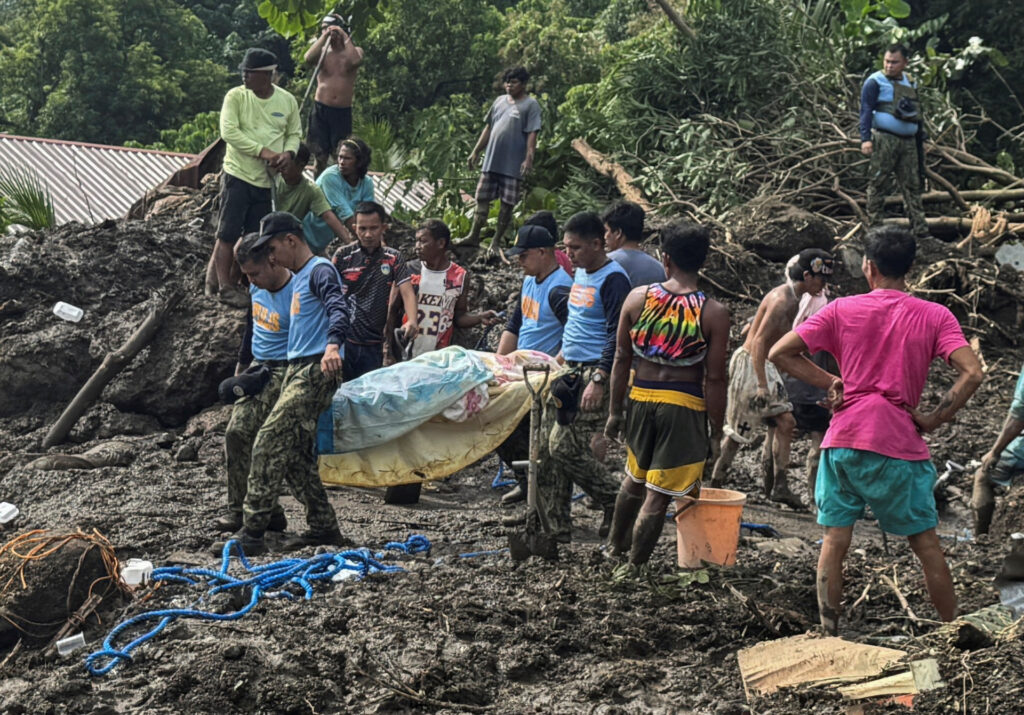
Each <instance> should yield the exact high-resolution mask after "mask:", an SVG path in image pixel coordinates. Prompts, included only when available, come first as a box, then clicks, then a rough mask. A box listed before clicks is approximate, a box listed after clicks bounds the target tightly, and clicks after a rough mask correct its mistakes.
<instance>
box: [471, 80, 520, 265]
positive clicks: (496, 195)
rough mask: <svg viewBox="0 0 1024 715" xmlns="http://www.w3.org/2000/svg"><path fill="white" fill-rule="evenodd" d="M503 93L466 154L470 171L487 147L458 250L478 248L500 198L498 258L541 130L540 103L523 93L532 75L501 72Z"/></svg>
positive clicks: (493, 251) (495, 243)
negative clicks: (470, 217) (473, 206)
mask: <svg viewBox="0 0 1024 715" xmlns="http://www.w3.org/2000/svg"><path fill="white" fill-rule="evenodd" d="M503 79H504V82H505V92H506V94H504V95H502V96H501V97H498V98H497V99H496V100H494V103H493V104H492V105H491V108H490V110H489V111H488V112H487V120H486V121H487V126H485V127H484V130H483V131H482V132H481V133H480V138H479V139H477V142H476V146H475V147H473V152H472V153H471V154H470V155H469V168H471V169H472V168H474V167H475V166H476V161H477V159H478V158H479V157H480V152H481V150H482V149H483V148H484V146H485V145H486V146H487V151H486V152H485V154H484V165H483V168H482V170H481V173H480V182H479V183H478V184H477V186H476V214H475V215H474V216H473V227H472V228H471V229H470V231H469V235H468V236H466V237H465V238H464V239H462V240H461V241H458V242H457V244H456V245H458V246H479V245H480V231H481V230H482V229H483V227H484V226H486V225H487V216H488V215H489V214H490V210H491V202H492V201H494V199H501V209H500V210H499V211H498V225H497V226H496V227H495V229H494V238H492V239H491V250H490V253H491V255H495V256H496V255H498V254H499V252H500V251H501V243H502V239H503V238H504V235H505V231H506V229H508V226H509V223H510V222H511V221H512V209H513V208H515V205H516V204H517V203H519V198H520V196H522V193H523V177H525V176H526V174H528V173H529V171H530V169H531V168H533V155H534V152H535V151H536V150H537V132H539V131H540V105H539V104H537V100H536V99H534V98H533V97H531V96H530V95H529V94H527V92H526V83H527V82H528V81H529V80H530V73H529V72H527V71H526V70H525V69H524V68H522V67H515V68H513V69H510V70H508V71H506V72H505V75H504V77H503Z"/></svg>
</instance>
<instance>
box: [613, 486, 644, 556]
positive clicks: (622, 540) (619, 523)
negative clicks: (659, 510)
mask: <svg viewBox="0 0 1024 715" xmlns="http://www.w3.org/2000/svg"><path fill="white" fill-rule="evenodd" d="M643 503H644V498H643V496H642V495H637V494H630V493H629V492H627V491H626V490H625V489H622V490H620V491H619V496H618V497H616V498H615V514H614V515H613V516H612V525H611V530H610V531H609V532H608V543H609V544H611V547H612V553H613V554H614V555H615V556H625V555H626V554H628V553H629V549H630V547H631V546H632V545H633V525H634V524H635V523H636V515H637V514H639V513H640V507H641V506H643Z"/></svg>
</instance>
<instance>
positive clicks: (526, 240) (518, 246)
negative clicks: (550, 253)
mask: <svg viewBox="0 0 1024 715" xmlns="http://www.w3.org/2000/svg"><path fill="white" fill-rule="evenodd" d="M554 245H555V237H554V236H552V235H551V232H550V231H548V230H547V229H546V228H544V227H543V226H536V225H527V226H523V227H522V228H521V229H519V233H517V234H516V242H515V243H513V244H512V248H510V249H508V250H507V251H505V255H508V256H518V255H519V254H520V253H522V252H523V251H525V250H526V249H528V248H552V247H554Z"/></svg>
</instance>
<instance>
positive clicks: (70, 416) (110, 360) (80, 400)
mask: <svg viewBox="0 0 1024 715" xmlns="http://www.w3.org/2000/svg"><path fill="white" fill-rule="evenodd" d="M184 295H185V292H184V290H183V289H181V288H176V289H175V290H173V291H172V292H171V294H170V295H169V296H168V297H167V298H165V299H164V301H163V302H162V303H161V304H160V305H158V306H156V307H154V308H153V309H152V310H150V311H149V315H147V316H146V319H145V320H143V321H142V323H141V324H140V325H139V327H138V328H137V329H136V330H135V332H134V333H133V334H132V336H131V337H130V338H128V340H127V341H126V342H125V344H124V345H122V346H121V347H120V348H118V349H117V350H115V351H113V352H110V353H107V355H106V357H105V358H103V363H102V364H101V365H100V366H99V368H98V369H97V370H96V372H94V373H93V374H92V377H90V378H89V380H88V382H86V383H85V385H84V386H82V389H81V390H79V391H78V394H77V395H75V397H74V399H73V400H71V402H70V403H69V404H68V406H67V407H66V408H65V409H64V412H62V413H61V416H60V418H59V419H58V420H57V422H56V423H54V425H53V427H51V428H50V431H49V432H47V434H46V438H45V439H44V440H43V449H47V448H49V447H52V446H54V445H55V444H60V443H61V442H63V441H64V438H65V437H67V436H68V433H69V432H70V431H71V428H72V427H74V426H75V423H76V422H77V421H78V418H79V417H81V416H82V413H84V412H85V411H86V410H87V409H88V408H89V405H91V404H92V402H93V400H95V399H96V398H97V397H99V395H100V393H101V392H103V388H104V387H106V386H107V383H109V382H110V381H111V380H113V379H114V377H115V376H116V375H117V374H118V373H119V372H121V370H123V369H124V367H125V366H126V365H127V364H128V363H130V362H131V361H132V359H133V358H134V357H135V356H136V355H138V354H139V352H140V351H141V350H142V349H143V348H144V347H146V345H148V344H149V341H150V340H152V339H153V336H155V335H156V332H157V330H158V329H159V328H160V325H161V324H162V323H163V322H164V318H166V317H167V314H168V313H169V312H170V311H171V309H172V308H174V306H176V305H177V304H178V302H179V301H180V300H181V299H182V297H184Z"/></svg>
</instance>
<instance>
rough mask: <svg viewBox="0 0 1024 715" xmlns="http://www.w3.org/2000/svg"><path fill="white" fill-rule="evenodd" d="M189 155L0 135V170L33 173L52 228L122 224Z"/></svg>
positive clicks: (187, 159)
mask: <svg viewBox="0 0 1024 715" xmlns="http://www.w3.org/2000/svg"><path fill="white" fill-rule="evenodd" d="M193 158H194V157H193V156H192V155H191V154H177V153H171V152H163V151H151V150H148V149H129V148H127V147H118V146H104V145H102V144H87V143H84V142H70V141H60V140H56V139H39V138H34V137H20V136H14V135H11V134H0V165H11V166H15V167H19V168H29V169H33V170H34V171H35V172H36V174H37V175H38V176H39V179H40V180H41V181H42V182H43V184H45V185H46V187H47V188H48V189H49V190H50V195H51V196H52V197H53V209H54V213H55V214H56V217H57V223H58V224H62V223H67V222H68V221H79V222H81V223H98V222H100V221H103V220H105V219H108V218H114V219H116V218H122V217H123V216H124V215H125V214H126V213H127V212H128V209H129V208H130V207H131V205H132V204H133V203H134V202H135V201H136V200H138V199H139V198H141V197H142V196H143V195H144V194H145V193H146V191H148V190H149V189H152V188H154V187H156V186H159V185H160V184H162V183H163V182H164V181H166V180H167V179H168V177H170V176H171V175H173V174H174V173H175V172H176V171H177V170H178V169H180V168H181V167H182V166H184V165H185V164H187V163H188V162H189V161H191V160H192V159H193Z"/></svg>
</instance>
